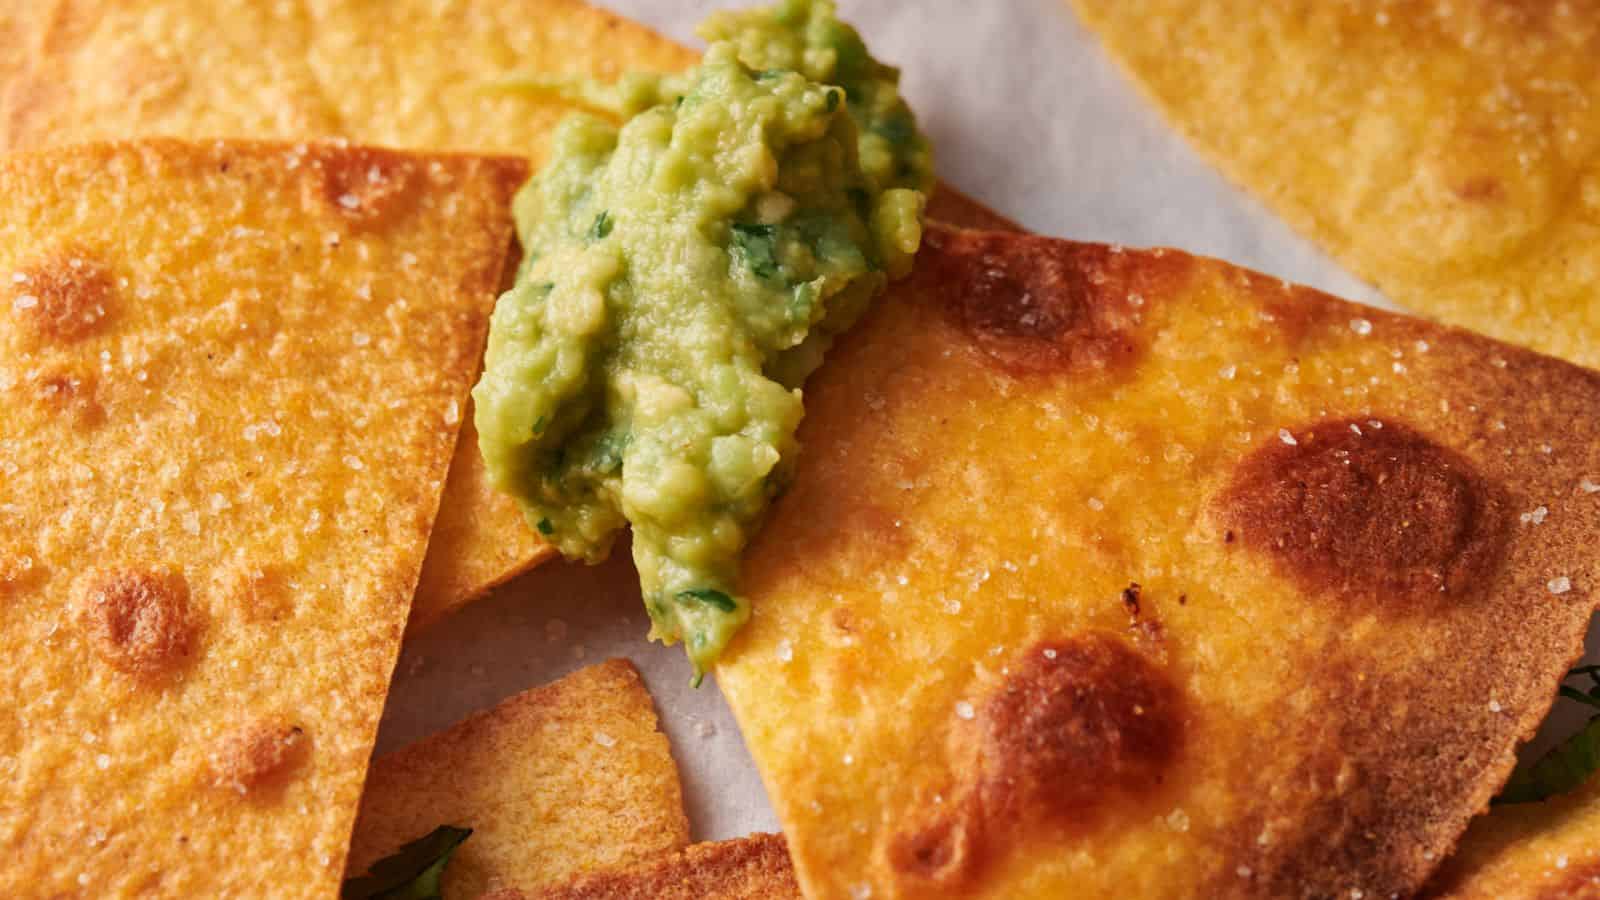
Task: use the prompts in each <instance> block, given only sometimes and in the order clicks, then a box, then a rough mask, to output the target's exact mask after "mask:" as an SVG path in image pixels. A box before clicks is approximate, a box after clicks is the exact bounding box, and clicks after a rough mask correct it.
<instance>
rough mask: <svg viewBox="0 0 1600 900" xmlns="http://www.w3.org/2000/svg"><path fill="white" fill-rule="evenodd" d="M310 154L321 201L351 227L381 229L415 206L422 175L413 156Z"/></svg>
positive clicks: (364, 151) (362, 151) (359, 151)
mask: <svg viewBox="0 0 1600 900" xmlns="http://www.w3.org/2000/svg"><path fill="white" fill-rule="evenodd" d="M309 152H310V153H311V154H313V165H315V166H316V168H317V179H316V184H317V189H318V193H319V199H320V201H321V202H322V203H323V204H326V206H327V207H328V208H330V209H332V210H334V211H335V212H337V213H338V215H339V216H340V217H341V218H343V219H345V220H346V221H349V222H350V223H351V224H354V225H357V226H362V227H369V228H370V227H375V226H378V225H381V224H382V223H383V222H386V221H389V220H392V219H394V218H397V217H399V216H401V215H404V214H405V212H406V210H408V209H409V208H410V207H411V204H412V203H413V202H415V199H416V195H417V192H416V187H417V186H418V184H419V183H420V179H421V174H422V173H421V172H420V171H418V169H417V162H416V161H415V160H414V159H412V158H411V157H410V156H406V155H404V154H399V153H394V152H392V151H388V150H381V149H376V148H372V147H359V148H352V149H343V150H340V152H338V153H332V152H327V151H325V150H322V149H313V150H311V151H309Z"/></svg>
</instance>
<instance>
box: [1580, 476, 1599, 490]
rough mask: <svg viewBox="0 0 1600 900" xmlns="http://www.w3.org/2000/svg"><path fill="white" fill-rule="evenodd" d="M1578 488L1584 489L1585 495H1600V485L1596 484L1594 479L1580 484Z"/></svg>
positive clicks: (1585, 480)
mask: <svg viewBox="0 0 1600 900" xmlns="http://www.w3.org/2000/svg"><path fill="white" fill-rule="evenodd" d="M1578 487H1580V488H1582V489H1583V492H1584V493H1585V494H1594V493H1600V483H1596V482H1595V481H1594V479H1592V478H1585V479H1584V480H1582V481H1580V482H1578Z"/></svg>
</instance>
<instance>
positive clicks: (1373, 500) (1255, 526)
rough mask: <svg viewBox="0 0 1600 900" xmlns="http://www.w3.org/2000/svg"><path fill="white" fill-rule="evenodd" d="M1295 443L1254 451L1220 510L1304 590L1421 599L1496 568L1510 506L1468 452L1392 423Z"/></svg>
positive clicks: (1300, 435) (1360, 424) (1330, 427)
mask: <svg viewBox="0 0 1600 900" xmlns="http://www.w3.org/2000/svg"><path fill="white" fill-rule="evenodd" d="M1372 422H1379V423H1380V424H1379V425H1377V426H1375V425H1373V424H1372ZM1292 438H1293V440H1294V441H1295V443H1294V444H1290V443H1288V442H1286V441H1284V440H1283V439H1282V438H1281V437H1280V436H1274V437H1271V438H1268V439H1267V441H1266V442H1265V443H1264V444H1263V445H1262V446H1260V447H1258V448H1257V449H1256V450H1255V451H1253V452H1252V453H1251V454H1250V455H1249V456H1248V457H1246V458H1245V460H1244V461H1243V462H1242V463H1241V464H1240V465H1239V467H1238V469H1237V470H1236V471H1235V473H1234V475H1233V478H1232V481H1231V482H1230V484H1229V485H1228V487H1227V488H1226V489H1225V490H1224V491H1223V492H1222V493H1221V494H1220V495H1219V497H1218V499H1217V508H1218V512H1219V515H1220V518H1221V519H1222V521H1223V524H1224V525H1225V526H1227V528H1228V529H1230V530H1232V531H1234V532H1236V533H1237V535H1238V539H1239V540H1240V542H1241V543H1242V544H1243V545H1244V546H1246V547H1248V548H1250V549H1252V550H1254V551H1256V552H1259V553H1264V554H1266V555H1267V556H1269V557H1270V558H1271V559H1272V560H1273V562H1274V563H1275V564H1276V566H1277V568H1278V569H1279V570H1280V571H1281V572H1282V573H1283V574H1284V575H1286V576H1287V577H1290V578H1293V579H1294V580H1295V581H1297V582H1299V583H1300V584H1301V585H1302V587H1304V588H1305V589H1306V590H1308V591H1313V592H1319V591H1333V592H1336V593H1341V594H1357V595H1364V596H1370V597H1373V598H1378V599H1383V600H1385V601H1404V602H1410V603H1415V602H1418V601H1421V600H1425V599H1427V598H1428V597H1432V596H1437V595H1439V594H1441V593H1443V594H1462V593H1466V592H1468V591H1469V590H1471V589H1472V588H1474V587H1475V586H1479V585H1481V584H1482V583H1483V582H1484V580H1485V578H1486V577H1487V576H1489V575H1490V574H1492V573H1493V572H1494V570H1495V568H1496V567H1497V565H1498V563H1499V560H1500V557H1501V555H1502V550H1503V546H1504V541H1505V536H1506V519H1507V516H1506V504H1505V502H1504V501H1502V500H1501V499H1500V497H1499V494H1498V492H1497V491H1496V490H1495V489H1494V488H1493V486H1491V485H1490V484H1489V483H1488V482H1487V481H1486V480H1485V479H1484V478H1483V477H1482V476H1481V475H1480V474H1479V473H1478V472H1477V470H1476V469H1475V468H1474V466H1473V465H1472V463H1471V462H1470V461H1469V460H1467V459H1466V458H1464V457H1462V456H1461V455H1460V454H1457V453H1455V452H1453V451H1451V450H1449V449H1447V448H1445V447H1442V446H1440V445H1439V444H1437V443H1435V442H1434V441H1433V440H1432V439H1431V438H1429V437H1427V436H1426V435H1424V434H1422V433H1420V432H1418V431H1416V430H1414V429H1412V428H1410V427H1407V426H1406V425H1404V424H1402V423H1399V422H1395V421H1393V420H1386V419H1375V420H1367V419H1359V420H1357V419H1338V420H1333V421H1327V422H1321V423H1318V424H1316V425H1313V426H1310V427H1307V428H1300V429H1296V430H1294V431H1293V433H1292Z"/></svg>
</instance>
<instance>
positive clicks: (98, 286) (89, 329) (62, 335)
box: [11, 247, 116, 342]
mask: <svg viewBox="0 0 1600 900" xmlns="http://www.w3.org/2000/svg"><path fill="white" fill-rule="evenodd" d="M11 309H12V310H13V312H14V313H15V314H16V315H17V316H18V317H20V318H21V319H22V321H23V322H24V323H25V324H26V326H27V327H28V328H29V330H31V331H32V332H33V333H34V334H35V335H36V336H38V337H39V338H42V339H44V340H47V341H60V342H67V341H76V340H79V339H81V338H85V337H88V336H89V335H91V334H94V333H95V332H96V331H97V330H99V328H100V326H101V324H102V323H103V322H105V320H106V319H107V318H109V317H110V316H111V315H112V314H113V313H114V312H115V310H116V280H115V278H113V277H112V274H111V268H110V267H109V266H107V265H106V264H105V263H104V262H103V261H101V260H100V259H99V258H98V257H96V256H95V255H94V254H93V253H90V252H88V251H86V250H82V249H79V248H72V247H67V248H62V249H59V250H56V251H55V252H53V253H51V254H49V255H47V256H45V257H43V258H41V259H39V260H37V261H35V262H33V263H32V264H30V265H28V266H25V267H24V268H22V269H20V270H19V271H18V272H17V273H15V276H14V277H13V280H12V282H11Z"/></svg>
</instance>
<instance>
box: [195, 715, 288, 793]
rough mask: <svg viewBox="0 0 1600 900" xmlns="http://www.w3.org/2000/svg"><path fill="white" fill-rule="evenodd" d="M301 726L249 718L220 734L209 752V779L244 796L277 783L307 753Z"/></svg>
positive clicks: (278, 720)
mask: <svg viewBox="0 0 1600 900" xmlns="http://www.w3.org/2000/svg"><path fill="white" fill-rule="evenodd" d="M310 750H311V742H310V740H309V739H307V737H306V733H305V729H303V728H301V727H300V726H299V725H294V724H291V723H288V722H285V721H283V720H281V719H261V720H258V721H255V722H251V723H249V724H247V725H245V726H243V727H241V728H239V729H238V730H236V731H234V732H232V733H231V734H227V735H224V736H223V737H222V738H221V740H219V741H218V743H217V745H216V747H215V748H214V749H213V750H212V753H211V772H212V780H213V783H215V784H216V785H217V786H218V787H220V788H225V789H227V790H231V791H235V792H237V793H238V794H240V795H241V796H246V795H249V794H251V793H254V792H256V791H259V790H261V789H263V788H268V787H273V786H276V785H281V784H282V783H283V782H284V780H285V779H286V778H287V777H288V776H289V775H290V774H291V773H292V772H293V771H294V770H295V769H297V768H298V767H299V766H300V765H301V763H303V762H305V760H306V757H307V756H308V755H309V754H310Z"/></svg>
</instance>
